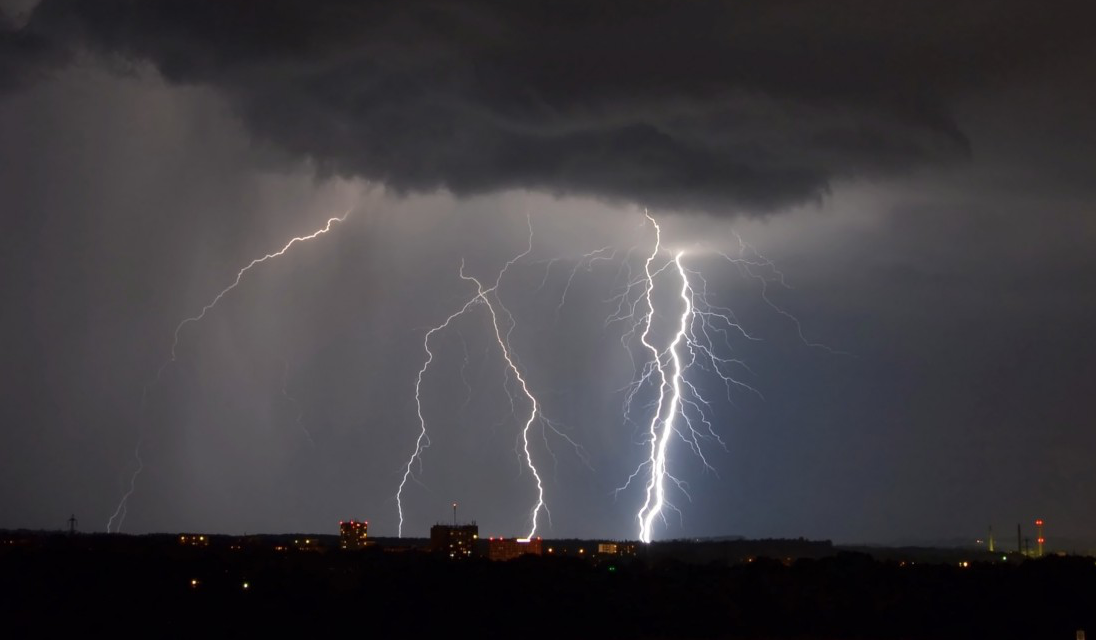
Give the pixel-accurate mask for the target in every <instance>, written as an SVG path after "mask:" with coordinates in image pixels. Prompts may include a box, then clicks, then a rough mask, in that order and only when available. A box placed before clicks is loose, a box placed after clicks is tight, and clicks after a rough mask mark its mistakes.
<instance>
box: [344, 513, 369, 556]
mask: <svg viewBox="0 0 1096 640" xmlns="http://www.w3.org/2000/svg"><path fill="white" fill-rule="evenodd" d="M368 534H369V523H368V522H359V521H357V520H346V521H340V522H339V548H340V549H344V550H349V549H364V548H366V547H367V546H369V541H368V540H367V539H366V538H367V536H368Z"/></svg>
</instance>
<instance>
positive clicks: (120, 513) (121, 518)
mask: <svg viewBox="0 0 1096 640" xmlns="http://www.w3.org/2000/svg"><path fill="white" fill-rule="evenodd" d="M352 210H353V209H348V210H347V211H346V213H344V214H343V215H341V216H338V217H334V218H329V219H328V220H327V224H325V225H324V226H323V227H322V228H321V229H319V230H317V231H314V232H312V233H310V234H308V235H306V236H297V237H294V238H292V239H290V240H289V242H286V243H285V245H284V246H283V247H282V248H281V249H279V250H277V251H275V252H273V253H268V254H266V255H264V256H262V257H261V258H256V259H254V260H252V261H251V262H249V263H248V264H247V266H245V267H244V268H242V269H240V270H239V271H238V272H237V273H236V279H235V280H233V281H232V284H230V285H228V286H227V287H225V288H224V289H222V290H221V292H220V293H218V294H217V295H216V296H214V298H213V300H211V301H210V302H209V304H207V305H205V306H204V307H202V310H201V311H200V312H199V313H198V314H196V315H194V316H191V317H189V318H184V319H183V320H182V321H181V322H179V324H178V325H176V327H175V333H174V337H173V339H172V342H171V355H170V357H168V359H167V360H165V361H164V363H163V364H161V365H160V368H159V369H157V370H156V376H155V378H153V379H152V381H150V382H149V383H148V384H146V385H145V388H144V390H143V392H142V394H141V409H142V411H143V410H144V408H145V400H146V398H147V396H148V392H149V389H151V388H152V387H153V386H155V385H156V383H158V382H159V381H160V377H161V376H162V375H163V373H164V370H165V369H166V368H167V367H168V366H169V365H171V364H172V363H173V362H175V361H176V350H177V349H178V347H179V336H180V334H181V332H182V330H183V327H185V326H186V325H188V324H191V323H195V322H199V321H201V320H202V319H203V318H205V316H206V314H207V313H209V311H210V310H212V309H213V307H215V306H217V303H218V302H220V301H221V299H222V298H224V297H225V296H226V295H227V294H228V292H230V291H232V290H233V289H235V288H236V287H238V286H239V285H240V282H241V281H242V280H243V277H244V274H246V273H247V272H248V271H250V270H251V269H252V268H254V267H255V266H256V265H259V264H262V263H263V262H266V261H267V260H272V259H274V258H277V257H280V256H282V255H284V254H285V252H287V251H289V249H290V248H291V247H292V246H293V245H295V244H298V243H301V242H307V241H309V240H313V239H315V238H317V237H319V236H322V235H324V234H325V233H327V232H328V231H331V226H332V225H333V224H335V223H336V222H344V221H345V220H346V217H347V216H349V215H350V212H351V211H352ZM306 433H307V432H306ZM143 439H144V437H143V434H142V436H141V437H140V438H138V441H137V447H136V448H135V450H134V458H135V459H136V460H137V470H136V471H134V472H133V475H132V476H130V483H129V490H127V491H126V492H125V494H124V495H123V496H122V500H121V502H119V503H118V508H116V509H115V510H114V514H113V515H111V516H110V520H108V521H107V533H111V532H112V531H113V532H118V531H121V529H122V524H123V523H124V522H125V519H126V512H127V508H126V503H127V502H128V501H129V498H130V496H132V495H133V491H134V489H135V488H136V486H137V476H138V475H140V473H141V471H142V470H143V469H144V463H143V462H142V461H141V455H140V451H141V442H142V441H143ZM115 520H117V521H118V524H117V526H115V522H114V521H115Z"/></svg>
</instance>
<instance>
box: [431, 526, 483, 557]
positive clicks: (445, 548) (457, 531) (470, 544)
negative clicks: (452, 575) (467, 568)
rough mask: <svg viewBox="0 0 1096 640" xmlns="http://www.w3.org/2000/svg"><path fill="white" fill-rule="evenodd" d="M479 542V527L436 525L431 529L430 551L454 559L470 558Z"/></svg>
mask: <svg viewBox="0 0 1096 640" xmlns="http://www.w3.org/2000/svg"><path fill="white" fill-rule="evenodd" d="M477 540H479V526H477V525H476V523H474V522H473V523H472V524H461V525H456V524H436V525H434V526H432V527H430V550H431V551H433V552H434V553H444V554H446V555H448V556H449V557H450V558H453V559H460V558H470V557H471V556H472V553H473V551H474V549H475V545H476V541H477Z"/></svg>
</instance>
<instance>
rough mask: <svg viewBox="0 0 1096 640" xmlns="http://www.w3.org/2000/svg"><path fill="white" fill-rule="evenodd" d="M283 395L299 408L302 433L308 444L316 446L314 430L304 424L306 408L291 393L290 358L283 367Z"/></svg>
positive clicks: (298, 421) (297, 420)
mask: <svg viewBox="0 0 1096 640" xmlns="http://www.w3.org/2000/svg"><path fill="white" fill-rule="evenodd" d="M282 396H283V397H284V398H285V399H286V400H288V401H289V403H290V404H292V405H293V408H294V409H296V410H297V418H296V423H297V426H298V427H299V428H300V430H301V433H303V434H304V437H305V438H307V439H308V444H310V445H312V447H313V448H315V447H316V441H315V440H313V439H312V432H311V431H309V430H308V428H307V427H305V426H304V422H303V421H302V420H303V419H304V409H303V408H302V407H301V403H299V402H297V399H296V398H294V397H293V396H291V395H289V360H285V368H284V369H282Z"/></svg>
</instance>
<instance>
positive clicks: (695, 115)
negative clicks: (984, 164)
mask: <svg viewBox="0 0 1096 640" xmlns="http://www.w3.org/2000/svg"><path fill="white" fill-rule="evenodd" d="M1082 12H1083V9H1082V8H1081V6H1080V3H1076V4H1062V5H1059V6H1052V7H1050V8H1049V9H1048V8H1047V7H1042V8H1040V7H1034V6H1030V5H1029V4H1028V3H1021V2H1005V3H987V2H959V3H955V2H940V3H932V2H930V3H924V2H919V3H890V2H888V3H861V2H842V3H838V4H836V5H835V4H833V3H828V4H826V5H821V4H818V3H797V2H767V3H741V2H739V3H692V4H687V5H684V6H683V5H681V3H663V2H643V3H634V2H633V3H619V2H599V3H588V2H559V3H529V2H521V3H505V2H471V3H459V4H456V3H434V2H420V1H410V2H406V1H405V2H356V1H355V2H349V1H335V2H322V3H317V2H305V1H303V0H278V1H276V2H269V1H263V2H259V1H256V0H218V1H215V2H214V1H199V2H194V1H190V0H187V1H183V0H143V1H133V0H46V1H45V2H43V3H42V4H41V5H39V6H38V7H37V9H36V10H35V12H34V14H33V15H32V17H31V19H30V22H29V24H28V26H27V27H26V28H24V29H22V30H18V31H14V30H12V29H8V30H7V33H6V34H5V35H4V36H3V38H2V39H0V47H2V49H0V51H3V57H0V83H3V84H7V85H13V84H18V83H19V82H25V81H26V76H27V74H28V73H30V69H32V68H37V67H41V66H42V65H43V64H46V63H53V64H56V63H57V61H58V60H62V59H63V57H59V56H61V55H62V53H61V52H62V51H63V50H64V49H66V48H68V47H74V46H76V47H85V48H88V49H91V50H92V51H95V52H99V53H104V54H108V55H110V56H113V57H115V59H116V60H117V59H119V57H120V59H122V60H135V61H145V60H147V61H151V63H152V64H153V65H155V67H156V68H157V69H158V70H159V71H160V72H161V73H162V74H163V75H164V77H166V78H167V79H168V80H169V81H171V82H176V83H192V84H200V85H208V86H211V87H213V88H215V89H216V90H218V91H219V92H221V93H222V94H223V95H224V96H226V97H227V98H228V99H229V101H230V102H231V104H232V105H233V106H234V108H235V109H236V110H237V112H238V114H239V115H240V116H241V117H242V119H243V121H244V123H245V125H246V126H247V128H248V129H249V130H250V131H251V132H252V133H253V134H254V135H256V136H258V137H260V138H262V139H264V140H267V141H269V142H272V143H274V144H275V145H276V146H278V147H281V148H283V149H285V150H287V151H289V152H290V153H293V154H297V155H302V156H307V157H311V158H313V159H314V160H315V161H316V162H317V163H318V165H319V166H320V167H322V168H323V170H324V171H325V172H329V173H333V174H341V175H355V176H362V177H365V178H367V179H370V180H374V181H379V182H383V183H385V184H386V185H388V186H389V187H391V188H393V189H395V190H397V191H407V192H411V191H429V190H434V189H437V188H445V189H449V190H451V191H453V192H455V193H458V194H468V193H479V192H490V191H495V190H500V189H507V188H531V189H538V190H545V191H548V192H556V193H575V194H590V195H595V196H598V197H603V198H610V199H622V200H628V201H639V202H643V203H644V204H651V205H655V206H672V207H678V208H684V209H694V210H706V211H709V212H725V211H742V210H744V209H745V210H771V209H773V208H777V207H781V206H785V205H789V204H794V203H796V202H801V201H804V200H810V199H814V198H817V197H819V196H821V195H822V194H824V193H826V192H827V190H828V189H829V186H830V184H831V183H832V182H833V181H834V180H838V179H846V178H854V177H865V176H866V177H872V176H879V175H887V174H892V173H895V172H902V171H906V170H909V169H911V168H914V167H918V166H922V165H926V164H935V163H941V162H949V161H956V160H962V159H964V158H966V157H967V156H968V155H969V153H970V151H971V150H970V143H969V141H968V140H967V138H966V136H965V135H964V133H963V131H962V130H961V128H960V126H959V125H958V124H957V123H956V121H955V120H954V119H953V117H952V109H951V106H952V104H953V102H954V101H955V100H957V99H959V98H961V97H962V96H964V95H965V94H967V93H970V92H980V91H983V90H985V89H986V88H987V87H992V86H997V85H1001V84H1007V83H1008V82H1009V79H1010V78H1011V77H1012V76H1013V75H1014V74H1017V73H1033V72H1034V73H1037V72H1038V71H1039V69H1040V68H1043V67H1046V66H1050V65H1054V64H1055V63H1056V62H1057V61H1058V60H1060V59H1062V58H1063V56H1068V55H1076V53H1077V52H1078V51H1083V50H1084V49H1085V48H1086V47H1087V48H1091V47H1092V45H1091V42H1089V40H1091V39H1090V38H1087V37H1086V35H1085V33H1086V32H1085V29H1086V28H1087V27H1086V26H1085V25H1086V24H1087V22H1086V21H1085V20H1083V19H1082V18H1083V15H1082ZM46 42H53V43H54V50H52V51H50V50H48V49H49V47H46V46H45V45H44V44H43V43H46ZM61 43H63V46H62V44H61ZM1086 43H1087V44H1086Z"/></svg>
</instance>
